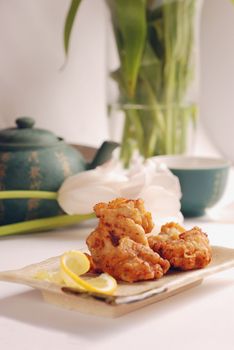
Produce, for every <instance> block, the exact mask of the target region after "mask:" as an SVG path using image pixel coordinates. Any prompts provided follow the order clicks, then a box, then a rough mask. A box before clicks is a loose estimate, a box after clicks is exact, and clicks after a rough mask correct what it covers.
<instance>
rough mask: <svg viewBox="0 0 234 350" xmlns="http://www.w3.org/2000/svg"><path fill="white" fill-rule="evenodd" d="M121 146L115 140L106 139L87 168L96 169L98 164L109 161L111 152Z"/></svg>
mask: <svg viewBox="0 0 234 350" xmlns="http://www.w3.org/2000/svg"><path fill="white" fill-rule="evenodd" d="M118 146H119V143H117V142H113V141H105V142H103V144H102V145H101V147H99V149H98V150H97V152H96V154H95V156H94V158H93V160H92V162H91V163H88V164H87V166H86V169H87V170H90V169H94V168H96V167H97V166H99V165H101V164H103V163H105V162H107V161H108V160H109V159H110V158H111V154H112V152H113V150H114V149H115V148H117V147H118Z"/></svg>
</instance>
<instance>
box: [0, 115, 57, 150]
mask: <svg viewBox="0 0 234 350" xmlns="http://www.w3.org/2000/svg"><path fill="white" fill-rule="evenodd" d="M15 123H16V127H14V128H8V129H4V130H1V131H0V149H2V148H4V149H5V148H10V149H12V148H17V149H21V148H37V147H47V146H52V145H54V144H55V143H57V142H58V141H59V140H60V138H58V137H57V136H56V135H55V134H53V133H52V132H50V131H48V130H44V129H36V128H34V124H35V120H34V119H33V118H30V117H20V118H18V119H16V121H15Z"/></svg>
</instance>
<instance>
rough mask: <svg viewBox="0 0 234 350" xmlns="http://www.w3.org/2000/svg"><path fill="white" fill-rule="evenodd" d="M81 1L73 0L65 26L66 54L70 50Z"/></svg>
mask: <svg viewBox="0 0 234 350" xmlns="http://www.w3.org/2000/svg"><path fill="white" fill-rule="evenodd" d="M81 1H82V0H72V1H71V5H70V8H69V10H68V13H67V17H66V21H65V26H64V49H65V52H66V54H67V53H68V50H69V44H70V36H71V31H72V27H73V23H74V20H75V17H76V13H77V10H78V8H79V5H80V3H81Z"/></svg>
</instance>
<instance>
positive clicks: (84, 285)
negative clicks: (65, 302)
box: [60, 251, 117, 294]
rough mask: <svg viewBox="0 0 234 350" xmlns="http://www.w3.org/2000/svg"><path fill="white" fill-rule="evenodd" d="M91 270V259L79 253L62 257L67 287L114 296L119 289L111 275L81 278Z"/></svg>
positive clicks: (61, 268)
mask: <svg viewBox="0 0 234 350" xmlns="http://www.w3.org/2000/svg"><path fill="white" fill-rule="evenodd" d="M89 268H90V262H89V259H88V258H87V256H86V255H85V254H84V253H81V252H79V251H70V252H67V253H65V254H63V256H62V257H61V260H60V270H61V276H62V278H63V280H64V283H65V284H66V285H67V286H69V287H72V288H77V289H80V290H86V291H90V292H96V293H105V294H112V293H113V292H114V291H115V289H116V287H117V282H116V280H115V279H114V278H113V277H111V276H110V275H108V274H106V273H103V274H101V275H100V276H98V277H94V278H90V279H84V278H81V277H80V275H83V274H84V273H86V272H88V271H89Z"/></svg>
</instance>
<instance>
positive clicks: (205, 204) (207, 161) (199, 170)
mask: <svg viewBox="0 0 234 350" xmlns="http://www.w3.org/2000/svg"><path fill="white" fill-rule="evenodd" d="M155 159H157V160H158V161H160V162H162V163H165V164H166V165H167V167H168V168H169V169H170V170H171V172H172V173H173V174H174V175H176V176H177V177H178V178H179V181H180V185H181V191H182V199H181V211H182V213H183V215H184V216H185V217H196V216H202V215H204V214H205V210H206V209H207V208H211V207H213V206H214V205H215V204H217V203H218V201H219V200H220V199H221V197H222V195H223V193H224V190H225V187H226V184H227V178H228V172H229V168H230V165H231V164H230V162H229V161H228V160H225V159H222V158H205V157H195V156H191V157H188V156H159V157H155Z"/></svg>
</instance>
